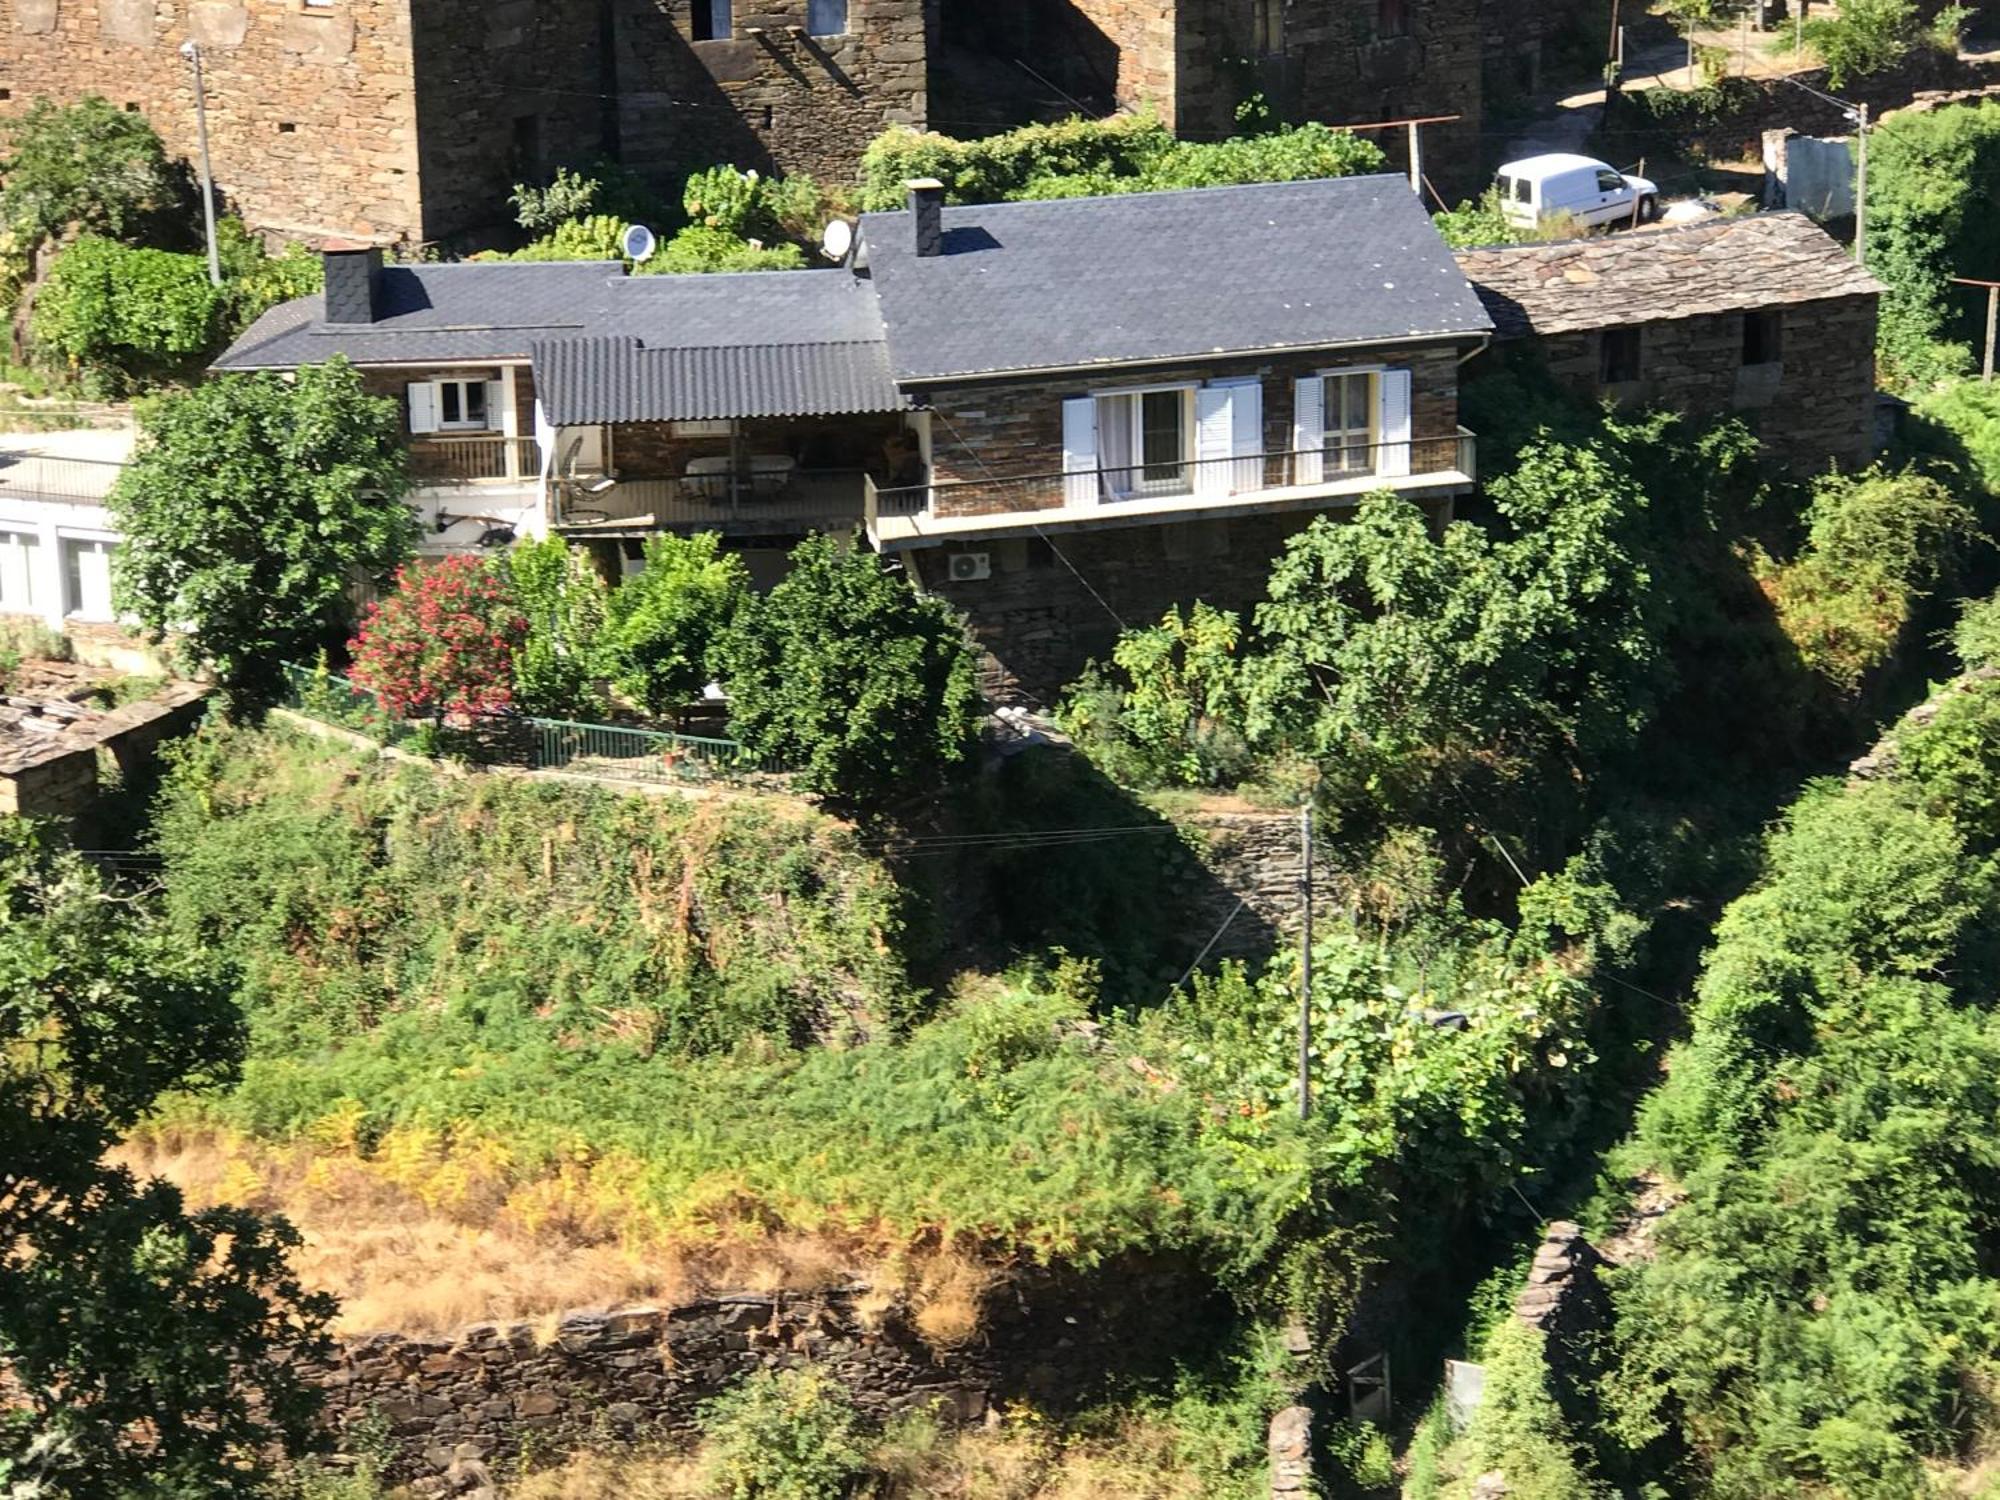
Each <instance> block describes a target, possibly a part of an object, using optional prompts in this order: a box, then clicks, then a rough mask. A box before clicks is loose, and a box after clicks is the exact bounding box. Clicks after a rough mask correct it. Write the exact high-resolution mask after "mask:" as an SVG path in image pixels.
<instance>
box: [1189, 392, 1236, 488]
mask: <svg viewBox="0 0 2000 1500" xmlns="http://www.w3.org/2000/svg"><path fill="white" fill-rule="evenodd" d="M1236 395H1237V391H1236V390H1235V388H1234V387H1232V386H1227V385H1207V386H1203V387H1202V388H1201V389H1200V390H1198V391H1196V392H1195V393H1194V457H1195V469H1194V492H1195V493H1196V494H1197V495H1226V494H1228V493H1229V491H1230V489H1231V487H1232V486H1231V483H1230V480H1231V477H1232V476H1231V474H1230V472H1229V471H1230V470H1231V469H1234V468H1235V467H1236V465H1234V464H1232V463H1230V462H1229V460H1230V459H1231V458H1233V457H1235V453H1236V449H1235V442H1236V416H1235V397H1236Z"/></svg>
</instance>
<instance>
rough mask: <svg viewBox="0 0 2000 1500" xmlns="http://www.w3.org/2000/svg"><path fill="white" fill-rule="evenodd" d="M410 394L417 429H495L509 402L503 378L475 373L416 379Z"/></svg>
mask: <svg viewBox="0 0 2000 1500" xmlns="http://www.w3.org/2000/svg"><path fill="white" fill-rule="evenodd" d="M408 395H409V400H410V431H411V432H415V433H427V432H496V431H498V430H499V429H500V427H501V420H500V419H501V416H502V413H503V409H504V408H505V406H506V402H507V390H506V382H505V381H504V380H486V379H483V378H478V377H474V376H463V377H453V378H452V379H449V380H419V381H415V382H413V383H412V384H411V385H410V386H409V387H408Z"/></svg>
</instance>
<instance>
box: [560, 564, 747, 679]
mask: <svg viewBox="0 0 2000 1500" xmlns="http://www.w3.org/2000/svg"><path fill="white" fill-rule="evenodd" d="M721 544H722V538H721V537H720V536H718V535H716V534H715V533H714V532H712V531H711V532H703V533H701V534H699V535H697V536H692V537H679V536H670V535H661V536H656V537H653V538H651V539H649V540H648V541H647V543H646V566H645V570H644V571H643V572H640V573H638V574H636V575H634V576H632V577H629V578H627V579H626V580H625V581H624V582H623V583H621V584H620V585H619V587H618V591H617V592H616V593H615V594H613V595H612V596H611V603H610V611H609V617H608V619H607V620H606V623H605V627H604V630H603V632H602V635H601V636H600V638H599V642H598V647H597V650H598V661H599V663H600V665H601V666H602V668H603V671H604V675H605V676H607V677H609V678H610V679H611V682H612V685H613V686H614V687H616V688H617V689H618V691H619V692H621V693H623V694H624V695H625V696H626V697H627V698H628V699H630V700H631V701H632V702H633V703H635V704H637V705H639V706H640V707H641V708H643V709H645V711H646V712H647V713H649V714H653V715H655V716H656V717H667V716H670V715H677V714H679V713H681V712H683V711H684V710H685V709H686V708H687V707H688V706H689V705H690V704H693V703H695V702H697V701H699V699H700V698H701V696H702V692H703V689H705V688H706V687H707V686H708V684H709V683H710V682H712V681H713V680H714V679H715V678H716V677H717V676H718V675H719V674H720V672H721V668H722V655H721V651H722V640H723V636H724V633H725V632H726V631H727V630H728V629H729V627H730V626H731V625H732V624H733V623H734V621H735V619H736V615H737V612H738V611H739V610H741V609H742V608H743V605H744V601H745V600H746V599H747V598H748V597H749V593H750V575H749V573H748V572H747V571H746V570H745V568H744V566H743V559H742V557H741V556H739V555H738V554H736V553H733V552H724V551H723V550H722V545H721Z"/></svg>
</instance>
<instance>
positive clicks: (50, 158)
mask: <svg viewBox="0 0 2000 1500" xmlns="http://www.w3.org/2000/svg"><path fill="white" fill-rule="evenodd" d="M10 135H11V138H12V148H11V150H10V151H9V153H8V155H7V156H6V158H5V159H4V160H0V227H4V229H5V230H6V232H7V233H8V234H9V235H11V236H13V238H14V240H15V242H16V243H17V244H18V245H19V246H20V247H21V248H22V249H24V250H30V251H31V250H33V249H34V248H35V247H36V246H37V245H38V244H40V243H41V242H42V241H43V240H46V239H53V238H55V237H57V236H59V235H60V234H62V233H63V231H64V230H66V229H67V228H69V227H70V226H71V225H75V226H77V227H78V228H80V229H82V230H83V231H84V232H85V233H87V234H94V235H102V236H105V237H108V238H111V239H116V240H121V241H124V242H127V243H142V242H143V243H155V244H164V245H165V247H166V248H168V249H174V248H179V247H181V246H184V245H187V244H189V243H191V242H192V239H193V224H194V215H195V214H196V213H197V211H198V207H199V205H198V203H197V202H196V200H195V199H194V196H193V194H192V193H191V192H190V191H189V188H188V182H187V178H186V176H185V174H184V173H183V172H181V171H179V170H177V169H176V168H175V166H174V165H173V164H171V163H170V162H169V161H168V160H167V153H166V149H165V147H163V146H162V145H161V144H160V138H159V136H158V135H156V134H155V133H154V131H153V127H152V126H151V125H149V124H148V123H147V122H146V119H145V117H144V116H142V115H137V114H132V113H130V112H128V111H126V110H122V109H119V108H118V107H117V106H116V105H114V104H112V103H110V102H109V101H108V100H106V99H103V98H100V97H98V96H97V95H95V94H93V95H90V96H89V97H87V98H84V99H80V100H78V101H77V102H76V103H75V104H68V105H60V104H56V103H55V102H54V101H52V100H49V99H37V100H36V101H35V102H34V104H33V105H32V106H30V107H29V109H28V112H27V113H26V114H25V115H23V116H22V117H21V118H20V119H19V120H18V121H17V122H15V124H14V125H13V127H12V129H11V131H10Z"/></svg>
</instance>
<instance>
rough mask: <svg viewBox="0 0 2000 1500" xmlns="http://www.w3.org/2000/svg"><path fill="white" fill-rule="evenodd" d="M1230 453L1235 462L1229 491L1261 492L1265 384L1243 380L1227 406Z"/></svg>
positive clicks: (1240, 492) (1262, 481)
mask: <svg viewBox="0 0 2000 1500" xmlns="http://www.w3.org/2000/svg"><path fill="white" fill-rule="evenodd" d="M1229 409H1230V419H1231V420H1230V426H1231V431H1230V435H1229V449H1230V452H1231V453H1232V454H1233V455H1235V458H1236V462H1235V463H1233V464H1231V465H1230V466H1229V467H1230V468H1231V469H1233V470H1234V471H1235V479H1234V481H1233V483H1232V484H1231V486H1230V487H1231V488H1232V489H1234V490H1235V491H1236V493H1237V494H1239V495H1247V494H1251V493H1253V492H1255V491H1257V490H1261V489H1262V488H1264V382H1263V381H1261V380H1246V381H1244V382H1243V383H1242V384H1241V385H1239V386H1237V387H1236V394H1235V399H1234V400H1232V401H1231V402H1230V407H1229Z"/></svg>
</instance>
